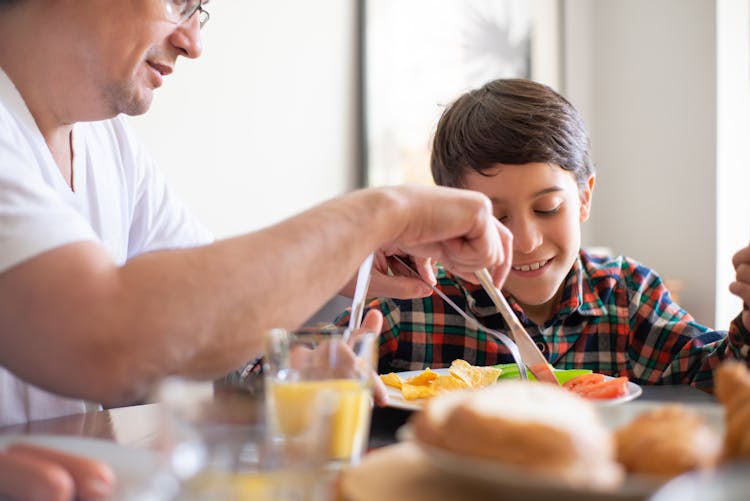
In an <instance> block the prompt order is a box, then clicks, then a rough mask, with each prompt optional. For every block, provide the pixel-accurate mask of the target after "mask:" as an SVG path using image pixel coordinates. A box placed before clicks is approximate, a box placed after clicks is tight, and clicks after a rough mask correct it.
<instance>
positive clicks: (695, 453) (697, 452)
mask: <svg viewBox="0 0 750 501" xmlns="http://www.w3.org/2000/svg"><path fill="white" fill-rule="evenodd" d="M615 441H616V445H617V459H618V461H620V463H621V464H622V465H623V466H624V467H625V469H626V470H627V471H628V472H629V473H640V474H648V475H654V476H661V477H666V478H668V477H673V476H676V475H679V474H680V473H684V472H687V471H690V470H694V469H702V468H710V467H712V466H714V465H715V464H716V463H717V461H718V459H719V456H720V454H721V437H720V436H719V435H718V434H717V433H716V432H715V431H714V430H713V429H712V428H711V427H710V426H709V425H708V423H706V421H705V420H704V419H703V418H702V417H701V416H700V415H698V413H696V412H695V411H692V410H690V409H688V408H687V407H684V406H682V405H666V406H664V407H661V408H658V409H655V410H652V411H649V412H646V413H643V414H640V415H639V416H637V417H636V418H635V419H633V420H632V421H631V422H630V423H628V424H627V425H625V426H624V427H621V428H619V429H618V430H617V431H616V432H615Z"/></svg>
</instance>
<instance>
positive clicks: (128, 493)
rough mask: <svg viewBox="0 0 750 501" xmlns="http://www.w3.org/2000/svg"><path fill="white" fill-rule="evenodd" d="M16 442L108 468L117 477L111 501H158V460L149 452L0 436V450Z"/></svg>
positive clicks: (79, 440)
mask: <svg viewBox="0 0 750 501" xmlns="http://www.w3.org/2000/svg"><path fill="white" fill-rule="evenodd" d="M15 442H27V443H32V444H36V445H40V446H43V447H49V448H51V449H57V450H60V451H65V452H69V453H71V454H78V455H80V456H83V457H87V458H90V459H95V460H99V461H102V462H104V463H106V464H108V465H109V466H110V467H111V468H112V470H114V472H115V475H116V477H117V489H116V491H115V495H114V496H112V497H110V498H107V499H108V500H110V501H131V500H132V501H135V500H149V501H152V500H158V499H160V497H159V496H158V493H157V492H155V481H156V480H157V474H158V471H159V460H158V457H157V455H156V453H154V452H153V451H151V450H148V449H140V448H135V447H126V446H124V445H120V444H118V443H115V442H112V441H109V440H100V439H95V438H85V437H74V436H63V435H0V450H3V449H5V448H6V447H7V446H9V445H10V444H12V443H15Z"/></svg>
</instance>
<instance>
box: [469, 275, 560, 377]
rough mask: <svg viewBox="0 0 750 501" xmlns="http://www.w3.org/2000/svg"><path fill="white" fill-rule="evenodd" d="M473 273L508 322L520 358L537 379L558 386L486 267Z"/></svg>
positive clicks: (545, 362) (550, 370)
mask: <svg viewBox="0 0 750 501" xmlns="http://www.w3.org/2000/svg"><path fill="white" fill-rule="evenodd" d="M474 274H475V275H476V277H477V279H478V280H479V283H481V284H482V287H483V288H484V290H485V291H486V292H487V294H488V295H489V296H490V299H492V302H493V303H495V307H496V308H497V309H498V311H499V312H500V314H501V315H502V316H503V319H504V320H505V323H506V324H508V327H509V328H510V333H511V335H512V336H513V340H514V341H515V342H516V346H518V351H520V352H521V358H522V359H523V361H524V363H525V364H526V366H527V367H528V368H529V370H530V371H531V373H532V374H534V376H536V378H537V379H538V380H539V381H544V382H546V383H553V384H555V385H558V386H559V385H560V383H559V382H558V381H557V378H556V377H555V375H554V374H553V373H552V369H551V368H550V365H549V363H548V362H547V359H546V358H544V355H542V352H541V351H539V348H538V347H537V345H536V343H535V342H534V340H533V339H531V336H530V335H529V333H528V332H526V329H524V328H523V325H521V322H520V321H519V320H518V317H516V314H515V313H513V310H512V309H511V308H510V305H509V304H508V301H506V300H505V296H503V293H502V292H500V289H498V288H497V287H495V284H494V283H492V277H491V276H490V272H489V271H487V268H482V269H481V270H477V271H475V272H474Z"/></svg>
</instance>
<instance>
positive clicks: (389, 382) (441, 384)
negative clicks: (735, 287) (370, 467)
mask: <svg viewBox="0 0 750 501" xmlns="http://www.w3.org/2000/svg"><path fill="white" fill-rule="evenodd" d="M553 372H554V374H555V377H557V379H558V381H559V382H560V384H561V386H563V387H564V388H565V389H567V390H569V391H572V392H574V393H579V394H581V395H583V396H584V397H586V398H588V399H591V400H593V401H595V402H596V403H598V404H601V405H614V404H621V403H624V402H628V401H630V400H633V399H635V398H638V397H639V396H640V395H641V393H642V392H643V390H642V389H641V387H640V386H639V385H637V384H636V383H633V382H631V381H628V380H627V378H624V377H619V378H614V377H610V376H605V375H603V374H597V373H594V372H592V371H590V370H583V369H573V370H557V369H554V370H553ZM380 378H381V380H382V381H383V382H384V383H385V384H386V386H387V390H388V404H387V405H388V406H389V407H394V408H398V409H404V410H410V411H415V410H419V409H421V408H422V407H424V405H425V404H426V402H427V401H428V400H429V399H431V398H433V397H435V396H437V395H439V394H441V393H446V392H452V391H456V390H463V389H474V390H476V389H479V388H484V387H487V386H490V385H493V384H503V383H505V382H507V381H512V380H518V379H519V373H518V368H517V367H516V365H515V364H500V365H492V366H484V367H483V366H474V365H471V364H469V363H468V362H466V361H464V360H460V359H457V360H454V361H453V362H452V363H451V366H450V367H447V368H441V369H430V368H427V369H424V370H414V371H405V372H391V373H388V374H383V375H381V376H380ZM529 379H530V380H534V377H533V375H531V374H529Z"/></svg>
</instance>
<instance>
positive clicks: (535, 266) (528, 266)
mask: <svg viewBox="0 0 750 501" xmlns="http://www.w3.org/2000/svg"><path fill="white" fill-rule="evenodd" d="M545 264H547V261H546V260H545V261H539V262H537V263H531V264H523V265H521V266H514V267H513V269H514V270H518V271H533V270H538V269H539V268H541V267H542V266H544V265H545Z"/></svg>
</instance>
